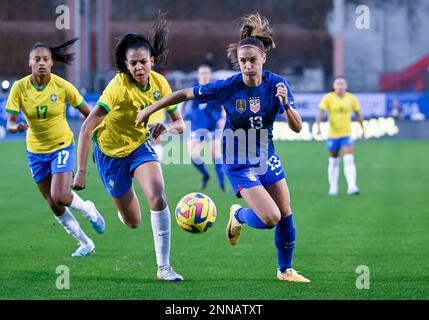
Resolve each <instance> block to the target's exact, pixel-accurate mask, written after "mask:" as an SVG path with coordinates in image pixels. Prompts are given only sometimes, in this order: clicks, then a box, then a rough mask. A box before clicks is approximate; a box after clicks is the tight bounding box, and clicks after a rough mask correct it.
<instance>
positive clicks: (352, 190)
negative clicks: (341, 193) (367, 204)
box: [347, 186, 360, 196]
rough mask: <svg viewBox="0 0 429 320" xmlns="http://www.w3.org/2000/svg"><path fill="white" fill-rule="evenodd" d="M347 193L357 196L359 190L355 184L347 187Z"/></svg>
mask: <svg viewBox="0 0 429 320" xmlns="http://www.w3.org/2000/svg"><path fill="white" fill-rule="evenodd" d="M347 194H348V195H349V196H357V195H358V194H360V190H359V188H358V187H357V186H355V187H353V188H349V189H348V190H347Z"/></svg>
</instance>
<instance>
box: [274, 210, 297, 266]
mask: <svg viewBox="0 0 429 320" xmlns="http://www.w3.org/2000/svg"><path fill="white" fill-rule="evenodd" d="M274 243H275V245H276V248H277V256H278V259H279V269H280V271H281V272H283V271H285V270H286V269H287V268H292V256H293V249H294V248H295V227H294V225H293V219H292V215H290V216H288V217H282V218H281V219H280V222H279V223H278V224H277V226H276V231H275V235H274Z"/></svg>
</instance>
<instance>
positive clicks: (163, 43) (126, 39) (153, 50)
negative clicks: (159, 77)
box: [115, 12, 168, 73]
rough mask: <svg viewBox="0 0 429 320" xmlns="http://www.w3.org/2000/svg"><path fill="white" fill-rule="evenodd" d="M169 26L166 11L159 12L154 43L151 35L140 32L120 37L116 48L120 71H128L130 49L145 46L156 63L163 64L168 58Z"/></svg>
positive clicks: (153, 37) (116, 58)
mask: <svg viewBox="0 0 429 320" xmlns="http://www.w3.org/2000/svg"><path fill="white" fill-rule="evenodd" d="M167 36H168V28H167V21H166V19H165V14H164V13H161V12H160V13H159V14H158V18H157V19H156V21H155V23H154V24H153V26H152V43H151V40H150V39H149V37H147V36H145V35H142V34H139V33H127V34H125V35H124V36H123V37H122V38H121V39H119V41H118V43H117V45H116V48H115V63H116V68H117V69H118V71H120V72H123V73H128V69H127V66H126V64H125V60H126V54H127V51H128V49H139V48H145V49H146V50H147V51H148V52H149V55H150V56H151V57H154V59H155V63H156V64H162V63H164V62H165V61H166V58H167V53H168V49H167Z"/></svg>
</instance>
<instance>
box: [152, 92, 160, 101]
mask: <svg viewBox="0 0 429 320" xmlns="http://www.w3.org/2000/svg"><path fill="white" fill-rule="evenodd" d="M153 98H154V99H155V100H159V99H160V98H161V92H159V91H158V90H157V91H155V92H154V93H153Z"/></svg>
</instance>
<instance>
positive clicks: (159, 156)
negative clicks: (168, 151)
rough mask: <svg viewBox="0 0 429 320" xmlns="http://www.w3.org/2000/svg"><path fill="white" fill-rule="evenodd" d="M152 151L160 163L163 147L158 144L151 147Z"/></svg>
mask: <svg viewBox="0 0 429 320" xmlns="http://www.w3.org/2000/svg"><path fill="white" fill-rule="evenodd" d="M153 149H154V150H155V153H156V154H157V155H158V159H159V161H161V162H162V157H163V156H164V147H163V146H162V144H160V143H158V144H156V145H154V146H153Z"/></svg>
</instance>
